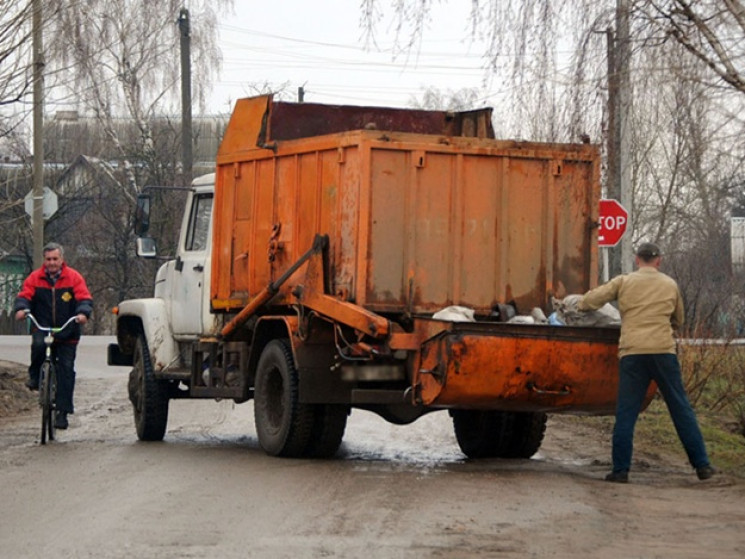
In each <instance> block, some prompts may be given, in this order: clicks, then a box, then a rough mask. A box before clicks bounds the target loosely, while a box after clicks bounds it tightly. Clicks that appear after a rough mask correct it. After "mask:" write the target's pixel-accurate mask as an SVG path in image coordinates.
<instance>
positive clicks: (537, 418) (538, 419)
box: [502, 412, 548, 458]
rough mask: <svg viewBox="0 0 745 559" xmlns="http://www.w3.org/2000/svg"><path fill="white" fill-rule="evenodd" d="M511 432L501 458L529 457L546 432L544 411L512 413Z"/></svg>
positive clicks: (536, 450)
mask: <svg viewBox="0 0 745 559" xmlns="http://www.w3.org/2000/svg"><path fill="white" fill-rule="evenodd" d="M512 416H513V417H512V426H511V431H512V434H511V436H510V440H509V444H508V446H507V448H505V449H504V453H503V454H502V457H503V458H530V457H531V456H533V455H534V454H535V453H536V452H538V449H539V448H540V447H541V443H542V442H543V435H544V433H545V432H546V421H547V420H548V416H547V415H546V414H545V413H528V412H524V413H513V414H512Z"/></svg>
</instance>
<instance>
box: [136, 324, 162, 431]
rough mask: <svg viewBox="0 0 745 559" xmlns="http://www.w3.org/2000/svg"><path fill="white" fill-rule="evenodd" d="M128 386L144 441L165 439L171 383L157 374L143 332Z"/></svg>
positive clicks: (137, 344) (137, 424)
mask: <svg viewBox="0 0 745 559" xmlns="http://www.w3.org/2000/svg"><path fill="white" fill-rule="evenodd" d="M128 388H129V399H130V401H131V402H132V407H133V408H134V418H135V428H136V430H137V438H138V439H140V440H141V441H161V440H163V436H164V435H165V433H166V425H167V424H168V386H167V384H166V383H165V381H160V380H157V379H156V378H155V375H154V374H153V366H152V364H151V362H150V352H149V350H148V347H147V341H145V338H144V337H143V336H142V335H140V336H138V338H137V342H136V343H135V352H134V356H133V367H132V371H131V372H130V373H129V386H128Z"/></svg>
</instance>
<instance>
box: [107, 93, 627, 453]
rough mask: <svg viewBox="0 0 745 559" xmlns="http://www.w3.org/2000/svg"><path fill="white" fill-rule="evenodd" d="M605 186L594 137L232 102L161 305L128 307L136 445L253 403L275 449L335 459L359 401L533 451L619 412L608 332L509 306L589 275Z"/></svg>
mask: <svg viewBox="0 0 745 559" xmlns="http://www.w3.org/2000/svg"><path fill="white" fill-rule="evenodd" d="M599 195H600V187H599V153H598V149H597V147H596V146H593V145H590V144H551V143H533V142H524V141H503V140H497V139H495V138H494V133H493V129H492V125H491V110H490V109H481V110H476V111H469V112H460V113H453V112H446V111H423V110H409V109H393V108H382V107H356V106H331V105H320V104H310V103H300V104H297V103H286V102H279V101H275V100H274V99H273V98H272V96H261V97H255V98H249V99H241V100H239V101H238V102H237V104H236V106H235V110H234V112H233V114H232V116H231V118H230V121H229V124H228V126H227V129H226V131H225V135H224V138H223V140H222V143H221V145H220V148H219V151H218V154H217V160H216V167H215V173H214V175H207V176H204V177H200V178H198V179H196V180H195V181H194V183H193V186H192V188H191V190H190V193H189V197H188V199H187V205H186V210H185V212H184V217H183V224H182V229H181V232H180V239H179V244H178V248H177V252H176V255H175V258H174V259H173V260H171V261H169V262H167V263H165V264H163V265H162V266H161V268H160V269H159V271H158V273H157V277H156V283H155V291H154V295H153V297H152V298H143V299H132V300H127V301H122V302H121V303H120V304H119V305H118V315H117V327H116V336H117V342H116V343H114V344H112V345H111V346H110V347H109V352H108V360H109V363H110V364H115V365H131V366H132V371H131V373H130V377H129V396H130V399H131V401H132V404H133V408H134V418H135V426H136V431H137V435H138V437H139V438H140V439H143V440H160V439H162V438H163V437H164V436H165V434H166V431H167V420H168V408H169V401H170V400H173V399H187V398H208V399H218V400H219V399H232V400H234V401H235V402H238V403H242V402H247V401H250V400H253V405H254V419H255V423H256V431H257V435H258V440H259V443H260V445H261V447H262V448H263V449H264V451H265V452H267V453H268V454H270V455H275V456H291V457H328V456H332V455H333V454H334V453H335V452H336V451H337V449H338V448H339V446H340V444H341V442H342V438H343V435H344V430H345V427H346V423H347V418H348V416H349V414H350V413H351V412H352V410H355V409H357V410H368V411H371V412H374V413H376V414H378V415H380V416H381V417H383V418H384V419H386V420H387V421H389V422H393V423H396V424H409V423H411V422H413V421H415V420H416V419H417V418H419V417H421V416H422V415H424V414H426V413H430V412H433V411H441V410H447V411H448V412H449V414H450V416H451V417H452V421H453V425H454V431H455V437H456V439H457V442H458V444H459V445H460V448H461V449H462V451H463V452H464V453H465V454H466V455H467V456H469V457H530V456H531V455H532V454H534V453H535V452H536V451H537V450H538V448H539V446H540V444H541V442H542V439H543V436H544V432H545V428H546V418H547V414H548V413H568V414H595V415H600V414H611V413H613V411H614V407H615V398H616V389H617V366H618V358H617V349H618V330H617V329H614V328H582V327H569V326H549V325H547V324H542V323H534V324H521V323H514V318H512V317H514V316H515V315H518V316H519V315H527V314H529V313H530V312H531V311H532V310H533V309H535V308H538V309H541V310H542V311H545V314H548V313H549V312H550V305H551V298H552V297H557V298H561V297H563V296H565V295H568V294H576V293H583V292H584V291H586V290H587V289H589V288H591V287H593V286H594V284H595V283H596V278H597V222H598V200H599ZM142 202H143V203H142V205H141V207H140V211H139V212H138V214H139V215H141V216H143V217H147V211H146V209H147V208H149V203H146V202H147V201H146V200H144V199H143V200H142ZM142 230H144V228H143V227H141V228H140V231H141V232H142ZM138 254H140V255H141V256H154V255H155V249H154V241H153V240H152V239H150V238H148V237H146V236H143V237H142V238H139V239H138ZM453 306H455V307H456V308H458V309H467V311H468V312H467V313H465V314H466V315H467V318H468V319H467V320H462V321H461V320H452V319H446V318H441V317H440V316H441V315H440V314H438V311H440V310H442V309H445V308H447V307H453ZM511 318H512V320H509V319H511Z"/></svg>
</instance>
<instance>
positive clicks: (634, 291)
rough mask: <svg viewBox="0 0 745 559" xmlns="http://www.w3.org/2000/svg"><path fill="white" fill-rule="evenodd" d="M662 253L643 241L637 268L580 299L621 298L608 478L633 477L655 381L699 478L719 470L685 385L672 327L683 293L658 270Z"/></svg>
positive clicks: (589, 305)
mask: <svg viewBox="0 0 745 559" xmlns="http://www.w3.org/2000/svg"><path fill="white" fill-rule="evenodd" d="M661 258H662V254H661V252H660V249H659V247H658V246H657V245H656V244H653V243H642V244H641V245H640V246H639V248H638V250H637V252H636V266H637V270H636V271H635V272H632V273H630V274H625V275H621V276H617V277H615V278H613V279H612V280H610V281H609V282H608V283H606V284H604V285H601V286H599V287H596V288H595V289H592V290H590V291H588V292H587V293H586V294H585V295H584V297H583V298H582V300H581V301H580V302H579V305H578V308H579V310H582V311H589V310H596V309H599V308H600V307H602V306H603V305H604V304H605V303H609V302H611V301H617V302H618V310H619V311H620V313H621V338H620V340H619V343H618V355H619V357H620V366H619V375H620V378H619V384H618V403H617V405H616V422H615V426H614V427H613V471H612V472H610V473H609V474H608V475H607V476H606V477H605V479H606V481H613V482H618V483H626V482H628V480H629V470H630V469H631V455H632V452H633V444H634V427H635V425H636V420H637V418H638V417H639V412H640V411H641V407H642V403H643V402H644V397H645V395H646V393H647V390H648V388H649V384H650V383H651V382H652V381H654V382H655V383H656V384H657V387H658V389H659V391H660V393H661V394H662V397H663V398H664V399H665V404H667V409H668V411H669V412H670V417H671V418H672V420H673V424H674V425H675V429H676V431H677V433H678V437H679V438H680V441H681V443H683V447H684V448H685V451H686V453H687V454H688V460H689V461H690V463H691V465H692V466H693V467H694V468H695V470H696V474H697V475H698V478H699V479H709V478H710V477H711V476H712V475H714V473H715V470H714V468H713V467H712V466H711V464H710V463H709V457H708V455H707V453H706V447H705V445H704V440H703V437H702V435H701V429H700V428H699V426H698V421H697V420H696V414H695V413H694V411H693V408H692V407H691V404H690V402H689V401H688V396H687V394H686V391H685V387H684V386H683V380H682V376H681V373H680V363H679V362H678V357H677V355H676V346H675V338H674V336H673V332H674V330H676V329H677V328H678V327H679V326H681V325H682V324H683V321H684V318H685V316H684V311H683V299H682V297H681V296H680V291H679V289H678V285H677V284H676V283H675V280H673V279H672V278H671V277H669V276H667V275H665V274H663V273H662V272H660V271H659V267H660V261H661Z"/></svg>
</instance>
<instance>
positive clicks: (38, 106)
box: [31, 0, 44, 268]
mask: <svg viewBox="0 0 745 559" xmlns="http://www.w3.org/2000/svg"><path fill="white" fill-rule="evenodd" d="M32 10H33V19H32V30H31V32H32V34H33V39H32V48H33V65H34V72H33V73H34V111H33V127H34V162H33V169H34V177H33V185H32V196H33V201H34V205H33V211H32V213H31V224H32V228H33V237H34V268H39V267H41V265H42V263H43V261H44V256H43V249H44V104H43V103H44V74H43V72H44V53H43V47H42V40H41V39H42V35H41V29H42V19H41V0H33V4H32Z"/></svg>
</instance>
